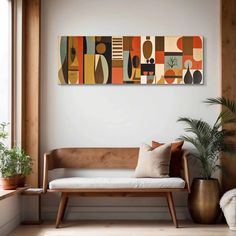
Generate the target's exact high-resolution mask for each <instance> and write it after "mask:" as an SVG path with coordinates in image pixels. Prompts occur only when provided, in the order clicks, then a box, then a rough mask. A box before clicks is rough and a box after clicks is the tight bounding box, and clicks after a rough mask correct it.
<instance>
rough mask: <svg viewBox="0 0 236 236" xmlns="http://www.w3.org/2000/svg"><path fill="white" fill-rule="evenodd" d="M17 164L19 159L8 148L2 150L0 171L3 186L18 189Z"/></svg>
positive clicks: (7, 188)
mask: <svg viewBox="0 0 236 236" xmlns="http://www.w3.org/2000/svg"><path fill="white" fill-rule="evenodd" d="M16 166H17V159H16V157H15V156H12V155H11V153H10V152H9V150H8V149H6V150H1V153H0V173H1V183H2V188H3V189H5V190H12V189H16V187H17V180H16Z"/></svg>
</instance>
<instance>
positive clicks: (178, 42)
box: [177, 37, 183, 50]
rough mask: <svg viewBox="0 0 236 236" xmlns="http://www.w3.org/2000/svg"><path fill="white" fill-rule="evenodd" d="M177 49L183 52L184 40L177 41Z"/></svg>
mask: <svg viewBox="0 0 236 236" xmlns="http://www.w3.org/2000/svg"><path fill="white" fill-rule="evenodd" d="M177 47H178V48H179V49H180V50H183V38H182V37H181V38H179V39H178V41H177Z"/></svg>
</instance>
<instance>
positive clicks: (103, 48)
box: [58, 36, 203, 85]
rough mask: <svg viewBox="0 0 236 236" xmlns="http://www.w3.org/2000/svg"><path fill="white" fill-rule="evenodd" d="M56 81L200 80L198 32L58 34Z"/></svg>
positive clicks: (185, 81)
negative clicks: (135, 34)
mask: <svg viewBox="0 0 236 236" xmlns="http://www.w3.org/2000/svg"><path fill="white" fill-rule="evenodd" d="M58 81H59V84H156V85H160V84H203V38H202V37H201V36H123V37H119V36H112V37H111V36H62V37H59V71H58Z"/></svg>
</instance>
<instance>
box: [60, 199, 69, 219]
mask: <svg viewBox="0 0 236 236" xmlns="http://www.w3.org/2000/svg"><path fill="white" fill-rule="evenodd" d="M68 199H69V197H68V195H67V196H66V202H65V206H64V209H63V212H62V216H61V221H63V220H64V218H65V212H66V207H67V203H68Z"/></svg>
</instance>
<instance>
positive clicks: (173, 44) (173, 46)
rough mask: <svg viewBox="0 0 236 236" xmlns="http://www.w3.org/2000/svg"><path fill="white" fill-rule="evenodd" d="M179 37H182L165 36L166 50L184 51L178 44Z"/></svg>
mask: <svg viewBox="0 0 236 236" xmlns="http://www.w3.org/2000/svg"><path fill="white" fill-rule="evenodd" d="M179 38H181V37H175V36H167V37H165V52H182V49H180V48H179V47H178V44H177V42H178V40H179Z"/></svg>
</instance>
